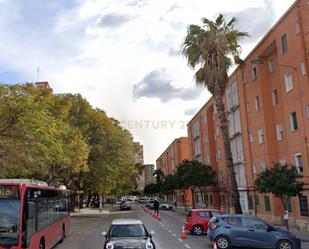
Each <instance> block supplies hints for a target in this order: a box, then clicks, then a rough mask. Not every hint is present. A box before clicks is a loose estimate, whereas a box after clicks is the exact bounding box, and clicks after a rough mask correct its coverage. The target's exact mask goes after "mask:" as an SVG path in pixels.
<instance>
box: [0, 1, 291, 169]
mask: <svg viewBox="0 0 309 249" xmlns="http://www.w3.org/2000/svg"><path fill="white" fill-rule="evenodd" d="M293 2H294V0H280V1H279V0H233V1H231V0H216V1H210V0H190V1H188V0H65V1H63V0H53V1H49V0H22V1H21V0H0V40H1V42H0V83H11V84H13V83H24V82H34V81H37V80H39V81H48V82H49V84H50V86H51V87H52V88H53V90H54V92H55V93H80V94H82V96H84V97H85V98H86V99H87V100H88V101H89V102H90V103H91V105H92V106H93V107H95V108H100V109H103V110H104V111H106V113H107V114H108V115H109V116H110V117H113V118H116V119H118V120H119V121H120V122H121V124H122V126H123V127H124V128H126V129H128V130H130V132H131V133H132V135H133V136H134V140H135V141H137V142H140V143H141V144H143V145H144V159H145V160H144V161H145V163H150V164H155V160H156V159H157V158H158V157H159V156H160V154H161V153H162V152H163V151H164V150H165V149H166V148H167V146H168V145H169V144H170V143H171V142H172V141H173V140H174V139H175V138H177V137H180V136H187V126H186V124H187V123H188V121H190V120H191V118H192V117H193V115H194V114H195V113H196V112H197V111H198V110H199V109H200V108H201V107H202V106H203V104H205V103H206V102H207V100H208V99H209V98H210V94H209V93H208V92H207V90H206V89H203V88H200V87H197V86H195V82H194V78H193V75H194V71H193V70H192V69H191V68H189V67H188V66H187V63H186V60H185V58H184V57H183V56H182V54H181V44H182V42H183V39H184V37H185V35H186V30H187V27H188V25H190V24H201V21H200V20H201V18H203V17H206V18H208V19H214V18H215V17H216V16H217V15H218V14H219V13H222V14H223V15H224V16H225V17H226V18H227V19H229V18H231V17H233V16H235V17H236V18H237V19H238V23H237V25H236V28H237V29H239V30H241V31H246V32H248V33H249V34H250V37H248V38H245V39H244V40H242V41H241V42H240V43H241V45H242V56H243V57H244V56H246V54H248V53H249V52H250V51H251V50H252V49H253V48H254V46H255V45H256V44H257V42H258V41H259V40H260V39H261V38H262V36H263V35H264V34H265V33H266V32H267V31H268V30H269V29H270V28H271V27H272V25H273V24H274V23H275V22H276V21H277V20H278V19H279V18H280V17H281V16H282V14H283V13H284V12H285V11H286V10H287V9H288V8H289V6H290V5H292V3H293ZM38 67H39V73H38V70H37V68H38Z"/></svg>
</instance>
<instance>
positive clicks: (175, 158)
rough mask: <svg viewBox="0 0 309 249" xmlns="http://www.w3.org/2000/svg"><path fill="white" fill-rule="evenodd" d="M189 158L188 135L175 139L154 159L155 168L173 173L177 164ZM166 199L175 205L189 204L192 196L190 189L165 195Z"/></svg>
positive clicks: (166, 173)
mask: <svg viewBox="0 0 309 249" xmlns="http://www.w3.org/2000/svg"><path fill="white" fill-rule="evenodd" d="M188 158H189V146H188V137H180V138H177V139H175V140H174V141H173V142H172V143H171V144H170V145H169V146H168V147H167V148H166V149H165V151H164V152H163V153H162V154H161V155H160V156H159V157H158V159H157V160H156V166H157V169H161V171H162V172H163V173H164V175H165V176H167V175H169V174H173V173H175V172H176V170H177V166H178V165H179V164H180V163H181V162H182V161H183V160H187V159H188ZM167 199H168V201H169V202H171V203H173V204H175V205H177V206H179V207H180V206H186V207H187V206H191V205H192V198H191V195H190V191H187V190H183V191H176V192H175V193H174V194H173V195H172V196H168V197H167Z"/></svg>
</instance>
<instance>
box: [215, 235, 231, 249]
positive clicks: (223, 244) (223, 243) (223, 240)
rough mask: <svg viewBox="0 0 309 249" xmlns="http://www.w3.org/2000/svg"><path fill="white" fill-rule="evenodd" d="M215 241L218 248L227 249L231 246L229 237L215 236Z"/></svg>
mask: <svg viewBox="0 0 309 249" xmlns="http://www.w3.org/2000/svg"><path fill="white" fill-rule="evenodd" d="M215 243H216V244H217V247H218V248H219V249H228V248H230V246H231V245H230V241H229V239H228V238H227V237H225V236H219V237H218V238H216V240H215Z"/></svg>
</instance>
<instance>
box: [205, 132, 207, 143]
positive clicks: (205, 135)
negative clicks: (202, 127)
mask: <svg viewBox="0 0 309 249" xmlns="http://www.w3.org/2000/svg"><path fill="white" fill-rule="evenodd" d="M205 143H206V144H207V143H208V134H206V135H205Z"/></svg>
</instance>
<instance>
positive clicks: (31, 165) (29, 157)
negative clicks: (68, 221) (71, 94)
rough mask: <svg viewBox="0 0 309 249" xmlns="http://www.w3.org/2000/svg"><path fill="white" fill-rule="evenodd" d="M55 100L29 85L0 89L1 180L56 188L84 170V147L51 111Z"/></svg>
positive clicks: (86, 155)
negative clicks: (45, 183) (29, 180)
mask: <svg viewBox="0 0 309 249" xmlns="http://www.w3.org/2000/svg"><path fill="white" fill-rule="evenodd" d="M55 98H56V97H55V96H54V95H52V94H51V92H50V91H49V90H48V89H41V88H35V87H34V86H33V85H31V84H28V85H13V86H5V85H2V86H0V106H1V109H0V166H1V169H3V170H2V171H1V173H0V174H2V177H14V178H16V177H28V178H39V179H42V180H46V181H48V182H49V183H52V184H55V185H57V184H61V183H62V184H63V183H64V181H63V180H64V177H65V176H70V175H73V174H78V173H79V172H81V171H85V170H87V158H88V145H87V144H86V143H85V141H84V140H83V138H82V136H81V133H80V132H79V131H78V130H75V129H73V128H72V127H70V126H69V125H68V123H67V122H66V121H65V120H64V119H62V118H59V115H58V114H56V113H54V112H52V111H51V110H52V109H53V108H52V107H54V105H53V104H54V100H55ZM59 109H61V108H59ZM59 178H62V179H63V180H62V181H61V182H59V181H58V179H59ZM56 179H57V180H56ZM55 180H56V181H55ZM65 180H67V179H65Z"/></svg>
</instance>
